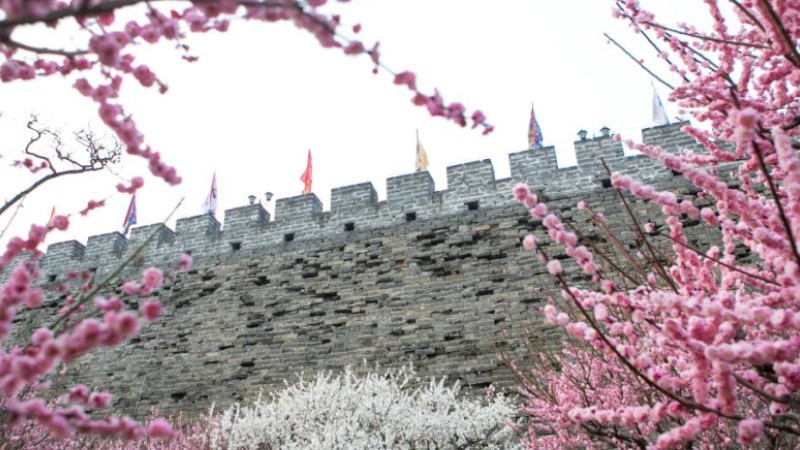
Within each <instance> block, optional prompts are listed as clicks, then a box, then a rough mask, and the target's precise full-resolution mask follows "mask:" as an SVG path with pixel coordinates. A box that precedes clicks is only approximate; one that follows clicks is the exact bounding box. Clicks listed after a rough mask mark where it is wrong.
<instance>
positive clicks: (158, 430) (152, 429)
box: [147, 419, 173, 439]
mask: <svg viewBox="0 0 800 450" xmlns="http://www.w3.org/2000/svg"><path fill="white" fill-rule="evenodd" d="M172 434H173V431H172V426H171V425H170V424H169V422H167V421H166V420H164V419H156V420H154V421H152V422H150V424H149V425H148V426H147V435H148V436H150V437H151V438H153V439H169V438H170V437H172Z"/></svg>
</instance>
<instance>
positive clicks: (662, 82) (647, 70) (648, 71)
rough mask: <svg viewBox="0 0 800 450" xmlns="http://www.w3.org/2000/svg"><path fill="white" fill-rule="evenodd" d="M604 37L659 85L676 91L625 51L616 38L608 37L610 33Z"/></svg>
mask: <svg viewBox="0 0 800 450" xmlns="http://www.w3.org/2000/svg"><path fill="white" fill-rule="evenodd" d="M603 36H605V37H606V38H607V39H608V40H609V41H611V43H612V44H614V45H616V46H617V48H619V49H620V50H622V52H623V53H625V54H626V55H628V57H629V58H630V59H632V60H633V61H634V62H636V64H638V65H639V67H641V68H642V69H644V71H645V72H647V73H649V74H650V76H651V77H653V78H655V79H656V81H658V82H659V83H661V84H663V85H664V86H666V87H668V88H669V89H670V90H675V86H673V85H671V84H669V83H667V82H666V81H664V80H663V79H662V78H661V77H659V76H658V75H656V74H655V73H654V72H653V71H652V70H650V69H648V68H647V66H645V65H644V64H643V63H642V62H641V61H639V60H638V59H636V57H635V56H633V55H632V54H631V52H629V51H628V50H627V49H625V47H623V46H622V45H620V44H619V43H618V42H617V41H615V40H614V38H612V37H611V36H609V35H608V33H603Z"/></svg>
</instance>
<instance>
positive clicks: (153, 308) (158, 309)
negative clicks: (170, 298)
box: [139, 300, 163, 322]
mask: <svg viewBox="0 0 800 450" xmlns="http://www.w3.org/2000/svg"><path fill="white" fill-rule="evenodd" d="M139 311H141V313H142V316H144V318H145V319H147V320H148V321H151V322H152V321H153V320H156V319H157V318H158V317H160V316H161V314H162V313H163V307H162V306H161V302H159V301H157V300H147V301H145V302H144V303H142V306H141V307H139Z"/></svg>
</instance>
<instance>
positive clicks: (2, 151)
mask: <svg viewBox="0 0 800 450" xmlns="http://www.w3.org/2000/svg"><path fill="white" fill-rule="evenodd" d="M651 3H652V2H651ZM655 3H659V2H655ZM662 5H664V3H662ZM612 6H613V2H612V1H598V0H571V1H558V2H555V1H545V0H480V1H479V0H372V1H363V0H362V1H354V2H351V3H349V4H344V5H341V4H336V5H335V8H337V10H338V11H339V12H340V13H341V15H342V19H343V22H344V23H346V24H355V23H361V24H362V25H363V31H362V33H361V37H362V39H364V40H365V41H366V42H368V43H369V42H371V41H372V40H374V39H377V40H379V41H380V42H381V51H382V54H383V62H384V63H385V64H387V65H388V66H390V67H392V68H393V69H395V70H398V71H400V70H412V71H414V72H416V73H417V76H418V77H417V80H418V85H419V86H420V87H422V88H423V89H424V90H426V91H427V90H431V91H432V88H433V87H438V88H439V89H440V91H441V92H442V94H443V95H444V97H445V100H446V101H448V102H450V101H459V102H462V103H463V104H465V105H466V106H467V108H468V109H469V110H470V112H471V111H472V110H474V109H476V108H478V109H481V110H482V111H483V112H484V113H485V114H486V116H487V118H488V121H489V122H490V123H492V124H493V125H495V126H496V130H495V132H494V133H493V134H491V135H489V136H481V134H480V132H479V130H470V129H469V128H464V129H462V128H460V127H458V126H457V125H455V124H454V123H452V122H449V121H445V120H444V119H442V118H432V117H430V116H429V115H428V113H427V111H426V110H425V109H424V108H419V107H415V106H414V105H412V104H411V102H410V98H411V95H410V91H408V90H406V89H405V88H401V87H398V86H395V85H393V84H392V78H391V76H390V75H388V74H386V73H379V74H378V75H373V74H372V73H371V63H370V62H369V59H368V58H367V57H359V58H354V57H346V56H344V55H342V54H341V52H340V51H337V50H328V49H322V48H321V47H320V46H319V45H318V44H317V43H316V42H315V41H314V39H313V38H312V37H311V36H310V35H308V34H307V33H305V32H303V31H300V30H297V29H296V28H294V27H293V26H292V25H290V24H285V23H283V24H264V23H246V22H243V21H239V22H234V23H233V24H232V26H231V29H230V31H229V32H227V33H224V34H219V33H212V34H210V35H204V36H200V35H191V36H190V37H189V39H188V40H187V41H186V42H187V43H188V44H189V45H191V46H192V49H193V53H194V54H196V55H198V56H199V57H200V60H199V61H198V62H196V63H187V62H184V61H183V60H181V59H180V54H179V53H178V52H177V51H175V50H174V49H172V48H171V46H170V45H169V44H166V45H159V46H157V47H152V46H142V47H141V50H137V55H138V56H137V61H139V62H146V63H148V64H149V65H150V67H151V68H152V69H153V70H154V71H155V72H156V73H157V74H158V76H159V77H160V79H162V80H164V81H165V82H167V83H168V84H169V86H170V89H169V91H168V92H167V93H166V94H164V95H160V94H158V92H157V91H156V90H155V89H144V88H141V87H140V86H139V85H138V84H137V83H136V82H135V80H133V79H130V80H126V83H125V86H124V87H123V104H124V105H125V107H126V108H127V111H128V112H129V113H132V114H133V116H134V119H135V120H136V121H137V122H138V123H139V126H140V130H141V131H142V132H143V133H144V134H145V135H146V138H147V142H149V143H150V144H151V145H152V147H153V148H154V149H156V150H158V151H160V152H161V153H162V155H163V158H164V160H165V161H167V162H168V163H171V164H173V165H175V166H177V168H178V170H179V173H180V174H181V176H182V177H183V180H184V181H183V183H182V184H181V185H180V186H178V187H170V186H167V185H166V184H165V183H163V182H161V181H159V180H156V179H154V178H153V177H150V176H148V177H146V183H145V187H144V188H143V189H142V190H141V191H140V192H139V194H138V195H137V205H138V219H139V225H145V224H150V223H155V222H161V221H163V219H164V217H165V216H166V214H167V213H168V212H169V211H170V210H171V209H172V208H173V207H174V206H175V204H177V202H178V200H179V199H180V198H181V197H185V198H186V200H185V201H184V204H183V206H182V207H181V209H180V210H179V211H178V213H177V214H176V218H179V217H188V216H192V215H196V214H199V213H201V204H202V202H203V199H204V197H205V195H206V193H207V192H208V189H209V185H210V182H211V177H212V173H213V172H214V171H215V170H216V172H217V179H218V187H219V209H218V214H217V217H218V218H219V219H220V220H222V217H223V211H224V210H225V209H227V208H232V207H236V206H241V205H244V204H246V203H247V196H248V194H251V193H252V194H255V195H258V196H259V197H260V198H261V199H262V201H263V193H264V192H265V191H272V192H273V193H275V196H276V198H280V197H289V196H293V195H297V194H299V193H300V191H301V189H302V183H301V182H300V181H299V177H300V174H301V173H302V172H303V170H304V169H305V162H306V151H307V150H308V149H309V148H310V149H311V151H312V155H313V163H314V184H313V191H314V193H315V194H316V195H317V196H318V197H319V198H320V199H321V200H322V202H323V204H324V208H325V209H326V210H328V209H329V208H330V202H329V198H330V189H331V188H334V187H338V186H344V185H349V184H355V183H360V182H365V181H371V182H372V183H373V185H374V186H375V188H376V189H377V190H378V193H379V197H380V198H381V199H384V198H385V189H386V183H385V179H386V178H387V177H390V176H394V175H399V174H403V173H409V172H412V171H413V170H414V157H415V153H414V152H415V134H414V130H415V129H417V128H418V129H419V131H420V136H421V140H422V143H423V145H424V147H425V148H426V150H427V153H428V157H429V160H430V168H429V170H430V172H431V174H432V175H433V177H434V180H435V182H436V188H437V189H440V190H441V189H445V188H446V187H447V180H446V175H445V169H446V167H447V166H448V165H454V164H460V163H464V162H469V161H475V160H480V159H485V158H491V159H492V161H493V163H494V167H495V174H496V177H497V178H503V177H507V176H509V169H508V158H507V155H508V153H510V152H515V151H521V150H524V149H525V148H526V146H527V126H528V119H529V112H530V105H531V101H534V102H535V104H536V113H537V117H538V120H539V124H540V125H541V128H542V131H543V134H544V141H545V144H546V145H555V146H556V147H557V149H558V151H559V158H560V159H561V162H562V165H571V164H573V163H574V162H573V161H574V160H573V159H572V158H573V155H572V142H573V141H574V140H576V139H577V138H576V132H577V131H578V130H579V129H581V128H584V129H586V130H589V132H590V135H591V134H599V132H598V130H599V129H600V128H601V127H602V126H603V125H607V126H609V127H610V128H611V129H612V130H613V131H615V132H620V133H622V134H623V135H624V136H631V137H633V138H635V139H638V138H639V136H640V135H639V131H638V130H639V129H640V128H642V127H647V126H650V122H651V96H652V88H651V86H650V78H649V77H648V76H647V74H646V73H645V72H644V71H642V70H641V69H639V68H638V67H637V66H636V64H635V63H634V62H633V61H631V60H630V59H628V57H626V56H625V55H623V54H622V52H620V51H619V50H618V49H617V48H615V47H614V46H613V45H611V44H609V43H607V41H606V39H605V38H604V37H603V35H602V33H603V32H609V34H611V35H612V36H614V37H615V38H616V39H617V40H618V41H621V42H623V43H624V44H625V45H626V46H628V47H629V48H630V49H632V50H633V51H635V52H636V54H637V56H640V57H642V58H644V59H645V61H646V62H651V63H653V67H656V68H658V69H659V72H660V74H662V75H665V76H669V75H670V74H669V73H668V71H667V70H666V69H665V67H664V66H663V64H661V65H660V64H658V60H657V58H656V57H655V56H654V54H653V52H652V51H650V50H648V48H647V47H645V46H643V41H642V40H641V39H640V37H638V36H636V35H634V34H633V33H632V32H631V30H630V29H629V28H627V27H626V26H625V25H624V23H622V22H621V21H619V20H616V19H613V18H612V17H611V8H612ZM662 8H664V6H662ZM666 9H667V10H666V11H664V13H665V15H666V16H667V17H670V16H672V17H675V18H678V19H680V20H685V21H687V22H690V23H695V21H694V20H693V19H692V15H699V16H700V17H701V18H705V16H706V15H707V14H706V13H705V11H704V10H703V9H702V2H700V1H699V0H695V1H691V0H672V1H670V2H669V3H668V6H666ZM692 11H696V13H695V14H692ZM119 25H120V26H121V23H119ZM27 35H28V36H30V39H31V40H32V41H31V40H29V41H28V42H30V43H37V40H38V41H40V42H44V41H43V40H44V39H46V37H45V36H46V34H45V33H40V32H39V31H36V32H32V33H28V34H27ZM22 36H25V35H22V34H21V35H20V39H21V37H22ZM48 36H49V35H48ZM53 39H57V40H56V41H51V42H65V41H67V40H68V39H69V36H65V35H56V36H55V37H53ZM670 80H671V81H673V82H674V81H675V78H674V76H673V77H672V78H670ZM73 82H74V78H73V77H69V78H67V79H63V78H55V79H52V80H37V81H34V82H15V83H11V84H2V85H0V111H2V113H3V116H2V118H0V155H2V156H3V158H2V159H0V200H2V198H9V197H11V196H12V195H13V194H14V193H15V192H17V191H19V190H20V187H21V186H23V185H24V184H25V182H24V180H30V179H31V178H30V177H29V176H26V177H23V176H22V174H21V173H20V171H19V170H18V169H11V168H9V167H8V165H9V164H10V162H11V161H12V160H14V159H16V158H17V157H18V155H20V154H21V150H22V147H23V146H24V143H25V142H26V141H27V138H28V135H27V134H26V133H25V129H24V126H25V122H26V120H27V117H28V116H29V114H31V113H36V114H38V115H39V117H40V121H41V122H42V123H44V124H47V125H50V126H52V127H55V128H60V129H61V130H62V132H63V135H64V136H65V141H67V142H70V139H69V135H70V133H71V130H74V129H76V128H81V127H87V126H91V127H92V128H93V129H95V130H97V131H99V132H101V133H102V132H103V126H102V125H101V124H100V121H99V119H98V118H97V114H96V105H95V104H94V103H93V102H91V101H90V100H88V99H85V98H83V97H81V96H80V95H79V94H78V93H77V92H76V91H75V90H74V89H72V88H71V87H70V86H71V84H72V83H73ZM659 90H660V93H661V97H662V99H663V101H664V102H665V104H666V108H667V111H668V112H669V114H670V116H671V117H675V116H676V115H677V113H678V111H677V108H676V107H674V106H673V105H670V104H669V103H668V102H667V98H666V97H667V91H666V90H664V89H662V88H659ZM117 171H118V172H119V173H120V174H121V175H122V176H123V177H131V176H133V175H137V174H144V173H145V172H146V168H145V165H144V163H143V161H142V160H140V159H138V158H132V157H129V156H127V155H125V156H123V162H122V165H121V167H119V168H118V169H117ZM118 181H119V179H118V178H115V177H114V176H111V175H102V176H101V175H90V176H86V177H83V178H80V179H78V178H73V179H68V178H65V179H62V180H59V181H54V182H51V184H50V185H48V186H46V187H45V188H43V189H40V190H39V191H37V192H36V193H35V194H34V195H32V196H30V197H29V198H28V199H26V201H25V205H24V208H23V209H22V210H21V211H20V214H19V215H18V217H17V218H16V219H15V221H14V223H13V224H12V225H11V227H10V231H9V234H7V235H6V236H5V237H4V238H3V239H2V242H4V241H6V240H7V239H8V237H9V236H11V235H14V234H19V233H24V232H25V231H26V230H27V228H28V226H29V224H30V223H31V222H32V221H36V222H38V223H44V222H46V221H47V218H48V216H49V214H50V209H51V208H52V207H53V205H55V206H56V208H57V211H58V212H59V213H70V214H72V219H73V226H72V228H71V229H70V230H69V231H68V232H65V233H57V234H54V235H53V236H51V237H50V239H49V242H56V241H62V240H67V239H78V240H80V241H82V242H84V243H85V240H86V237H87V236H89V235H93V234H99V233H105V232H109V231H115V230H119V229H121V223H122V221H123V218H124V215H125V211H126V208H127V204H128V201H129V197H128V196H125V195H121V194H116V191H115V189H114V185H115V184H116V183H117V182H118ZM89 198H94V199H101V198H107V206H106V207H105V208H103V209H101V210H97V211H95V212H94V213H92V214H91V215H90V216H89V218H86V219H84V218H80V217H79V216H77V214H76V213H77V211H79V210H80V209H82V208H83V207H84V206H85V204H86V201H87V200H88V199H89ZM274 203H275V200H274V199H273V201H272V202H271V204H270V205H269V206H268V209H269V210H270V211H272V210H273V207H274ZM9 218H10V213H8V214H5V215H3V217H0V229H2V227H5V225H6V223H7V221H8V220H9ZM174 220H175V218H173V220H172V221H171V223H170V224H171V225H174Z"/></svg>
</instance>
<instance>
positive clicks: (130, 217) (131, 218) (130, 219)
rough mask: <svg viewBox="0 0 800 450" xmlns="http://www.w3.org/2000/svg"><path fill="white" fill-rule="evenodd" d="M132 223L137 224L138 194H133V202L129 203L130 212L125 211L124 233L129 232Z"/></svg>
mask: <svg viewBox="0 0 800 450" xmlns="http://www.w3.org/2000/svg"><path fill="white" fill-rule="evenodd" d="M131 225H136V194H133V195H132V196H131V203H130V204H129V205H128V212H126V213H125V220H124V221H123V223H122V227H123V228H124V229H125V233H124V234H128V230H129V229H130V228H131Z"/></svg>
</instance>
